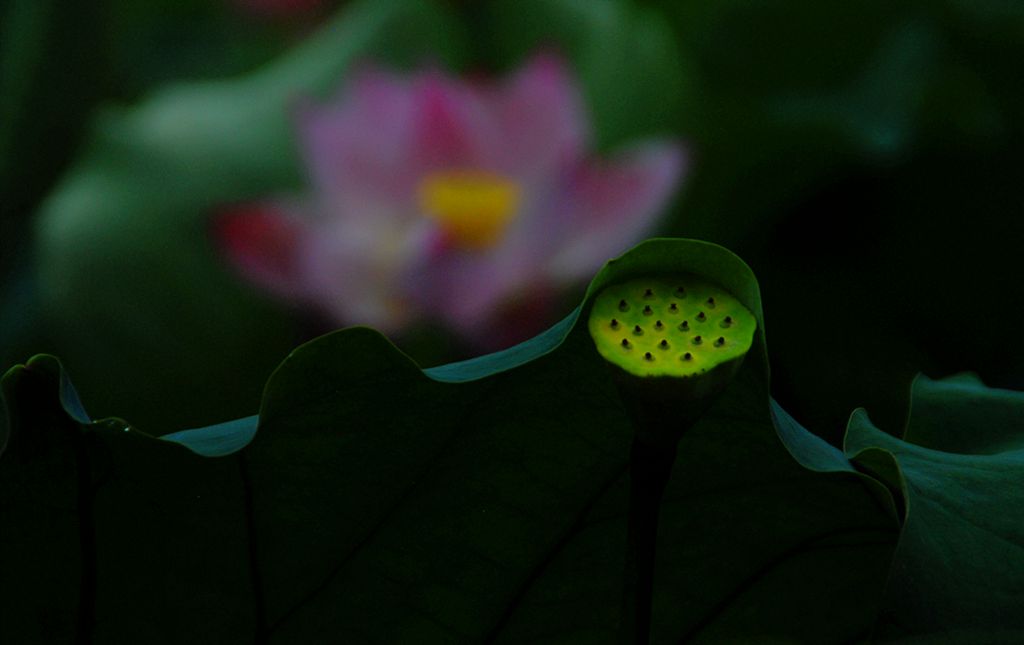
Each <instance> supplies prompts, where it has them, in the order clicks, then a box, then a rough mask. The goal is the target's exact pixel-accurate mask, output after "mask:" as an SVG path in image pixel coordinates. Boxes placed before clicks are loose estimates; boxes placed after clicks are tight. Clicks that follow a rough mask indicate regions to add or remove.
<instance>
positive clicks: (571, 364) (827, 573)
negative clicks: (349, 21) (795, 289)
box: [0, 240, 896, 643]
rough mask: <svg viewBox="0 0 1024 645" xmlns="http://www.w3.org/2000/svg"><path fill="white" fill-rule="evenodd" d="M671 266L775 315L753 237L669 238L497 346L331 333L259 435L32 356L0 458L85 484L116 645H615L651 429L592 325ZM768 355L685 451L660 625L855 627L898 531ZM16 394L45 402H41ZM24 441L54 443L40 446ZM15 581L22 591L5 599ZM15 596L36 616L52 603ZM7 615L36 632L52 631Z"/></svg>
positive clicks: (664, 535)
mask: <svg viewBox="0 0 1024 645" xmlns="http://www.w3.org/2000/svg"><path fill="white" fill-rule="evenodd" d="M674 272H694V273H698V274H702V275H704V276H706V277H708V278H710V279H711V280H714V281H716V282H718V283H720V284H721V285H722V286H723V287H725V288H727V289H728V290H729V291H731V292H732V293H734V294H735V295H736V296H737V297H738V298H739V299H740V300H741V301H743V302H744V304H745V305H746V306H747V307H748V308H749V309H751V311H754V312H755V314H756V315H757V316H758V318H759V322H760V325H759V327H760V329H761V330H763V328H764V326H763V322H764V321H763V319H761V317H760V311H761V307H760V301H759V296H758V292H757V285H756V282H755V281H754V278H753V275H752V274H751V273H750V271H749V269H748V268H747V267H746V266H745V265H743V264H742V262H741V261H739V260H738V259H737V258H736V257H735V256H733V255H732V254H731V253H729V252H728V251H725V250H724V249H722V248H721V247H717V246H715V245H711V244H706V243H701V242H694V241H688V240H653V241H650V242H647V243H645V244H642V245H641V246H639V247H637V248H636V249H634V250H632V251H630V252H629V253H627V254H626V255H624V256H623V257H622V258H619V259H617V260H615V261H612V262H611V263H609V264H608V265H607V266H606V268H605V269H603V270H602V271H601V273H599V274H598V276H597V277H596V278H595V280H594V282H593V283H592V284H591V286H590V289H589V290H588V295H587V297H586V298H585V299H584V302H583V304H582V305H581V307H580V308H579V309H578V310H577V312H574V313H573V314H572V315H571V316H570V317H569V318H568V319H567V320H566V321H564V322H563V323H560V324H559V325H556V326H555V327H554V328H553V329H552V330H550V331H549V332H546V333H545V334H542V335H541V336H538V337H537V338H535V339H534V340H532V341H528V342H527V343H524V344H523V345H521V346H519V347H517V348H514V349H513V350H508V351H506V352H502V353H499V354H497V355H491V356H487V357H481V358H479V359H474V360H471V361H468V362H466V363H461V364H453V365H448V366H444V367H443V368H434V369H432V370H426V371H423V370H420V369H419V368H418V367H416V365H415V364H414V363H412V362H411V361H410V360H409V359H408V358H407V357H405V356H404V355H403V354H401V353H400V352H399V351H398V350H397V349H395V348H394V346H393V345H391V344H390V343H389V342H388V341H387V340H386V339H385V338H384V337H382V336H381V335H379V334H378V333H376V332H374V331H372V330H369V329H365V328H352V329H348V330H344V331H341V332H336V333H333V334H329V335H327V336H324V337H321V338H319V339H317V340H315V341H312V342H310V343H308V344H306V345H304V346H302V347H300V348H298V349H297V350H296V351H294V352H293V353H292V354H291V355H290V356H289V357H288V359H286V360H285V361H284V363H282V365H281V366H280V367H279V368H278V370H277V371H276V372H275V373H274V375H273V376H272V377H271V379H270V381H269V382H268V384H267V387H266V390H265V392H264V398H263V403H262V407H261V410H260V415H259V417H258V427H256V428H255V432H254V427H253V424H254V423H256V419H255V418H251V417H250V418H248V419H240V420H238V421H236V422H231V423H228V424H222V425H220V426H215V427H211V428H204V429H201V430H194V431H184V432H179V433H175V434H172V435H167V436H166V437H164V438H162V439H157V438H153V437H150V436H148V435H146V434H145V433H143V432H141V431H139V430H136V429H134V428H133V427H131V426H128V425H126V424H124V423H123V422H121V421H118V420H114V419H108V420H104V421H98V422H92V423H89V422H88V418H87V417H86V416H85V413H84V411H83V410H81V408H80V405H77V404H76V403H75V400H74V391H73V390H72V389H71V388H70V383H68V382H67V381H66V376H65V374H64V372H63V371H62V370H61V368H60V365H59V364H58V363H57V362H56V361H55V359H52V358H49V357H39V358H36V359H34V360H33V361H31V362H30V363H29V365H28V366H27V367H18V368H15V369H13V370H12V371H11V372H9V373H8V375H7V376H6V377H5V390H6V393H7V394H6V398H7V399H8V400H9V401H13V402H14V404H13V405H12V407H11V415H10V419H11V422H10V424H9V425H10V431H11V441H10V445H9V448H8V449H7V451H6V452H5V453H4V454H3V461H2V462H0V473H2V476H3V477H4V481H5V482H8V481H9V482H16V483H17V482H26V481H38V480H40V479H45V478H46V476H45V473H46V472H47V471H46V468H49V469H50V471H56V472H59V473H61V474H62V475H61V476H62V477H63V478H64V480H65V484H64V485H63V486H62V488H61V489H60V490H61V491H63V493H60V494H63V495H65V496H67V495H71V496H73V497H74V496H77V499H78V500H79V503H78V504H77V505H72V506H71V507H70V510H69V511H68V516H67V517H66V518H65V521H66V523H67V524H68V525H70V526H72V527H75V526H77V527H79V531H80V532H82V534H83V535H86V534H92V535H94V536H95V538H94V540H93V541H92V542H90V541H89V540H88V539H86V540H85V541H84V542H81V543H76V542H75V541H74V540H70V541H69V540H65V541H64V542H63V543H62V544H61V545H60V546H61V552H62V553H64V556H63V557H64V558H65V559H67V560H68V561H69V562H70V563H72V564H77V566H78V568H79V569H83V570H86V571H93V572H94V573H95V575H94V576H91V577H90V576H83V575H82V574H81V573H79V572H78V571H77V570H76V568H75V567H74V566H68V567H65V568H64V569H63V570H61V571H59V572H58V571H55V572H54V573H53V575H54V576H57V577H58V580H54V581H53V584H58V585H59V586H61V587H62V588H64V589H65V590H66V589H69V588H70V589H77V588H78V587H79V585H80V584H81V585H82V589H83V591H82V593H81V594H71V595H69V596H68V597H67V603H70V604H71V605H75V604H76V603H78V605H77V606H79V607H81V610H82V612H83V614H82V615H83V616H84V618H83V619H82V621H80V622H79V623H78V625H79V627H78V629H87V630H88V629H91V630H93V633H94V634H95V637H96V639H97V641H99V642H117V641H118V640H119V639H122V638H124V637H125V635H126V634H134V635H135V636H136V637H137V638H138V637H140V635H144V636H145V637H146V638H147V640H153V639H156V640H160V639H161V638H162V639H164V640H166V641H167V642H182V641H186V640H197V639H199V640H201V639H202V637H203V636H209V635H214V634H215V635H216V636H217V640H218V642H246V641H249V640H251V639H252V636H253V634H254V633H259V634H262V635H266V636H268V637H269V638H270V640H271V641H274V642H282V643H284V642H303V641H315V640H317V639H319V638H322V636H323V634H335V635H339V636H340V635H344V637H345V638H346V639H347V640H348V641H350V642H452V643H458V642H466V641H477V640H482V639H493V640H496V641H499V642H510V643H512V642H614V641H615V640H616V639H617V637H618V635H617V625H618V614H619V610H620V604H621V602H622V595H621V594H622V591H621V590H622V578H623V573H624V567H625V548H624V545H625V536H626V524H625V517H626V513H625V511H626V509H625V491H626V490H627V486H628V476H627V470H626V465H627V460H628V459H627V457H628V446H629V441H630V437H631V430H630V428H629V426H628V422H627V420H626V415H625V413H624V411H623V407H622V404H621V403H620V401H619V399H618V395H617V394H616V391H615V389H614V387H613V385H612V383H611V380H610V377H609V375H608V373H607V371H606V367H605V366H604V365H603V364H602V361H601V359H600V358H599V357H598V356H597V354H596V352H595V350H594V348H593V345H592V341H591V340H590V338H589V336H588V334H587V331H586V328H585V325H580V324H577V323H576V320H577V317H578V313H579V312H584V313H585V312H586V311H587V308H588V306H589V302H590V298H591V297H592V295H593V294H594V293H596V292H597V291H599V290H600V289H601V288H603V287H604V286H605V285H607V284H609V283H610V282H612V281H620V280H626V279H629V278H633V277H637V276H642V275H645V274H648V275H649V274H655V273H674ZM765 356H766V354H765V351H764V343H763V334H762V332H760V331H759V332H758V335H757V338H756V339H755V347H754V350H753V351H752V352H751V354H750V355H749V356H748V359H747V361H746V363H745V365H744V367H743V369H742V370H741V373H740V375H739V377H738V378H737V379H736V381H735V382H734V383H733V384H732V385H731V386H730V387H729V389H728V390H727V391H726V393H725V394H724V395H723V396H722V398H721V399H720V400H719V401H718V403H717V404H716V405H715V406H714V408H713V409H712V410H711V411H710V412H709V413H708V414H707V415H706V416H705V417H704V418H703V419H702V421H701V422H700V423H698V425H697V426H696V427H695V428H694V429H693V431H692V432H691V433H690V434H689V435H687V436H686V437H685V438H684V440H683V443H682V445H681V446H680V457H679V461H678V463H677V469H676V471H675V472H676V474H675V477H674V479H673V481H672V482H671V484H670V488H669V491H668V493H667V495H666V501H665V504H664V509H663V515H662V532H661V535H660V547H659V549H658V569H657V576H656V583H655V584H656V595H655V610H654V611H655V615H654V635H655V639H656V641H657V642H675V641H678V640H679V639H682V638H688V637H695V638H696V639H697V640H698V641H699V640H704V641H707V642H721V641H722V640H730V639H733V640H734V639H750V638H755V637H757V638H774V639H778V640H793V639H797V640H806V639H811V640H822V641H833V640H835V641H838V640H853V639H857V638H860V637H862V636H864V635H865V634H866V633H867V630H868V629H869V628H870V626H871V624H872V623H873V621H874V618H875V603H876V600H877V598H878V597H879V595H880V592H881V588H882V583H883V581H884V576H885V573H886V570H887V567H888V563H889V558H890V555H891V550H892V545H893V543H894V541H895V537H896V523H895V520H894V516H893V513H892V512H891V510H890V508H889V507H887V506H886V505H885V503H883V501H884V499H885V496H886V495H887V494H888V493H886V492H885V490H884V489H882V488H880V487H879V485H878V484H877V483H876V482H874V481H873V480H870V479H868V478H866V477H865V476H863V475H860V474H857V473H855V472H854V471H853V469H852V468H847V469H845V472H838V473H828V472H817V471H815V470H809V469H807V468H804V467H803V466H801V465H800V464H798V463H797V462H796V461H795V460H794V459H793V457H792V456H791V454H790V452H788V451H787V450H786V449H785V447H784V446H783V444H782V443H781V442H780V441H779V438H778V437H779V432H783V430H776V428H775V427H774V425H773V413H774V416H775V418H776V420H777V423H778V424H779V427H780V428H782V427H783V426H785V428H784V430H785V431H784V432H783V435H784V436H786V437H787V442H788V443H789V444H791V450H792V451H793V452H794V454H798V455H804V457H806V454H810V455H815V456H816V457H815V458H823V457H822V456H823V455H824V456H825V457H824V458H831V457H834V456H835V455H834V454H833V453H834V452H838V451H836V449H834V448H831V447H829V446H827V444H824V445H821V442H820V440H819V439H817V438H816V437H814V436H813V435H811V434H809V433H807V432H806V430H803V429H802V428H800V427H799V426H798V424H796V422H795V421H793V420H792V419H788V417H786V415H785V413H784V412H783V411H781V409H778V408H776V409H775V410H774V411H772V410H771V409H770V400H769V398H768V382H767V363H766V358H765ZM29 380H32V381H33V383H35V385H34V386H33V387H29V386H28V385H26V383H28V381H29ZM62 383H64V386H65V387H64V388H63V390H61V384H62ZM62 391H63V394H61V392H62ZM23 392H28V393H29V394H31V393H32V392H35V393H36V395H35V399H34V400H32V401H30V405H28V406H27V407H26V403H25V401H26V400H28V398H31V397H29V394H23ZM47 392H49V394H47ZM62 401H63V403H62ZM61 405H63V410H65V412H64V413H63V414H61ZM72 413H73V414H72ZM30 440H32V441H35V442H37V443H39V442H45V443H44V444H43V445H46V446H49V447H48V448H47V449H46V450H38V451H36V452H34V453H30V452H27V451H26V449H25V446H26V445H29V441H30ZM246 440H248V443H246ZM69 442H71V443H72V444H73V445H74V446H76V450H77V452H74V453H71V452H69V451H70V449H69V448H68V447H67V446H68V443H69ZM189 446H191V447H192V448H193V450H188V449H186V448H187V447H189ZM240 446H244V447H241V448H240V449H239V447H240ZM801 450H802V451H804V452H803V453H801ZM830 451H831V452H830ZM200 453H201V454H200ZM804 453H806V454H804ZM218 454H219V455H222V456H214V455H218ZM60 455H64V456H63V457H60ZM204 455H208V456H204ZM58 458H59V459H62V460H63V462H66V463H70V464H73V466H74V468H77V469H79V470H80V472H83V473H86V474H87V475H88V482H89V483H87V484H84V485H85V488H84V489H83V488H82V486H83V483H84V482H85V480H81V481H80V480H77V479H73V478H71V476H70V475H69V474H68V468H67V467H59V468H58V467H54V466H53V465H52V463H51V462H48V461H47V459H50V460H53V459H58ZM48 463H50V465H49V466H47V464H48ZM12 464H15V465H12ZM76 482H77V484H76ZM0 490H2V492H0V495H2V497H0V509H2V510H3V512H4V514H5V515H9V516H11V517H14V518H17V520H18V523H24V524H25V525H26V526H28V527H35V528H36V529H37V530H39V531H40V532H43V531H42V530H41V529H39V527H40V526H43V525H44V524H45V522H47V521H51V520H52V518H51V517H50V514H49V513H40V512H38V511H32V509H33V508H36V507H37V506H38V504H39V503H47V504H48V503H51V501H50V499H51V498H53V499H59V494H58V493H59V491H57V492H49V493H46V492H45V491H44V493H45V494H42V495H43V499H36V498H31V499H26V498H25V497H24V496H22V495H18V494H16V493H15V491H17V490H23V487H22V488H18V487H14V486H4V487H3V488H2V489H0ZM33 513H35V514H34V515H33ZM82 527H84V529H83V528H82ZM90 527H92V528H91V530H89V529H90ZM65 533H66V532H65ZM5 546H6V545H5ZM49 548H56V545H54V546H51V545H39V546H38V547H36V546H32V545H24V544H21V551H22V553H23V554H24V553H25V552H27V554H28V557H27V558H26V556H25V555H22V556H21V557H22V558H24V559H26V560H31V561H36V562H40V563H42V562H45V560H46V557H47V554H46V551H47V550H48V549H49ZM2 552H3V554H4V555H3V557H4V559H5V560H9V559H11V558H13V557H14V556H13V554H12V549H11V548H4V549H3V551H2ZM4 564H5V566H6V564H7V563H6V562H5V563H4ZM15 570H16V571H22V575H28V573H29V571H30V570H31V569H15ZM10 579H11V578H5V580H10ZM13 580H17V578H14V579H13ZM83 581H84V582H83ZM17 589H18V584H17V583H16V582H15V583H14V584H7V585H5V586H4V588H3V590H2V594H3V598H2V600H3V601H4V602H7V598H8V597H10V596H13V595H16V594H17V593H18V592H17ZM18 602H19V603H20V606H21V607H23V608H24V614H25V615H26V616H32V615H37V614H38V604H39V603H40V600H39V597H38V596H32V595H30V596H23V597H19V600H18ZM92 608H94V609H92ZM93 611H94V616H95V618H94V623H95V624H94V625H92V621H93V618H92V615H93V614H91V613H90V612H93ZM33 612H35V613H33ZM70 624H71V625H74V624H75V623H74V621H71V623H70ZM0 629H7V630H11V631H10V633H11V635H12V636H17V637H18V638H19V639H20V640H21V641H25V640H26V638H27V639H28V640H32V638H33V637H35V638H38V631H33V630H38V629H39V626H38V623H37V622H34V621H33V620H31V619H27V620H25V621H24V622H20V623H18V624H16V625H9V626H6V627H3V628H0ZM70 629H73V627H69V630H70ZM4 635H5V636H6V634H4Z"/></svg>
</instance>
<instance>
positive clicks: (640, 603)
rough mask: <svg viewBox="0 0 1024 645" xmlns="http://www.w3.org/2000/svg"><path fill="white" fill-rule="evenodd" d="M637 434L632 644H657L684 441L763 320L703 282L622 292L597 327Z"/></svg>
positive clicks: (662, 279)
mask: <svg viewBox="0 0 1024 645" xmlns="http://www.w3.org/2000/svg"><path fill="white" fill-rule="evenodd" d="M587 327H588V329H589V330H590V335H591V337H592V338H593V339H594V344H595V346H596V347H597V351H598V353H600V354H601V356H603V357H604V359H605V360H606V361H608V363H609V367H610V368H611V369H612V370H613V373H614V375H615V377H616V380H617V382H618V385H619V392H620V394H621V396H622V399H623V403H624V405H625V408H626V412H627V413H628V414H629V416H630V419H631V421H632V425H633V430H634V434H633V444H632V447H631V449H630V456H629V460H630V461H629V463H630V466H629V472H630V492H629V515H628V517H629V533H628V538H627V566H626V579H625V592H626V594H625V596H626V603H625V605H624V606H625V612H626V613H625V614H624V617H623V622H622V634H621V637H622V641H623V642H635V643H646V642H648V641H649V635H650V614H651V598H652V593H653V592H652V589H653V580H654V558H653V555H652V554H653V553H654V552H655V547H656V544H657V531H658V509H659V505H660V503H661V498H662V495H663V493H664V491H665V486H666V485H667V483H668V480H669V477H670V476H671V474H672V466H673V464H674V463H675V456H676V450H677V447H678V444H679V439H680V437H681V436H682V435H683V433H684V432H685V431H686V430H687V428H689V427H690V426H692V425H693V424H694V423H695V422H696V421H697V420H698V419H699V418H700V417H701V415H703V414H704V412H705V411H706V410H707V409H708V407H710V405H711V403H712V402H713V401H714V399H715V396H716V395H717V394H718V393H719V392H721V391H722V390H723V389H725V387H726V385H728V384H729V382H730V381H731V380H732V379H733V377H734V376H735V375H736V373H737V372H738V371H739V368H740V365H741V364H742V362H743V358H744V357H745V356H746V355H747V352H748V351H749V350H750V348H751V346H752V345H753V342H754V332H755V331H756V330H757V319H756V318H755V317H754V314H753V313H751V312H750V310H749V309H747V308H746V307H745V306H743V304H742V303H741V302H740V301H739V300H737V299H736V297H735V296H733V295H732V294H731V293H729V292H728V291H726V290H725V289H722V288H721V287H719V286H717V285H715V284H713V283H711V282H709V281H708V280H705V279H702V278H699V277H697V276H694V275H683V274H680V275H671V276H657V277H648V278H639V279H635V280H630V281H629V282H623V283H620V284H613V285H611V286H608V287H606V288H605V289H604V290H603V291H601V292H600V293H599V294H597V297H596V298H594V300H593V301H592V305H591V309H590V317H589V319H588V322H587Z"/></svg>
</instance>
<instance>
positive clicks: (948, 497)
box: [846, 374, 1024, 643]
mask: <svg viewBox="0 0 1024 645" xmlns="http://www.w3.org/2000/svg"><path fill="white" fill-rule="evenodd" d="M865 450H880V451H885V452H886V453H888V454H890V455H891V456H892V458H893V459H894V460H895V463H896V465H897V466H898V468H897V469H889V470H888V471H886V472H885V473H883V474H884V476H885V477H887V478H888V484H889V485H890V486H891V487H893V488H895V489H898V490H901V491H902V492H903V495H904V496H905V500H906V520H905V524H904V528H903V532H902V534H901V535H900V541H899V546H898V547H897V549H896V555H895V561H894V564H893V568H892V572H891V573H890V577H889V582H888V586H887V589H886V593H885V597H884V603H883V614H882V617H881V620H880V622H879V625H878V628H877V631H876V636H877V637H878V638H880V639H883V640H888V639H904V638H908V637H917V638H925V639H930V640H931V641H932V642H958V643H1009V642H1018V641H1020V640H1021V639H1022V638H1024V614H1022V613H1021V611H1020V608H1021V607H1022V606H1024V520H1022V519H1021V515H1020V509H1022V508H1024V487H1022V486H1021V482H1022V481H1024V393H1021V392H1013V391H1008V390H1000V389H994V388H988V387H986V386H985V385H984V384H983V383H982V382H981V381H980V380H979V379H978V378H977V377H976V376H974V375H971V374H961V375H958V376H954V377H951V378H948V379H944V380H940V381H933V380H931V379H928V378H926V377H923V376H921V377H918V378H917V379H916V380H915V381H914V386H913V392H912V404H911V413H910V418H909V421H908V424H907V428H906V433H905V435H904V438H903V440H900V439H898V438H896V437H894V436H892V435H890V434H887V433H885V432H883V431H881V430H879V429H878V428H876V427H875V426H874V425H873V424H872V423H871V420H870V419H869V418H868V415H867V413H866V412H864V411H863V410H858V411H857V412H856V413H855V414H854V415H853V417H852V418H851V419H850V427H849V430H848V432H847V437H846V451H847V453H848V454H850V455H854V456H853V459H855V460H861V459H862V455H864V452H863V451H865ZM914 642H916V641H914Z"/></svg>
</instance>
